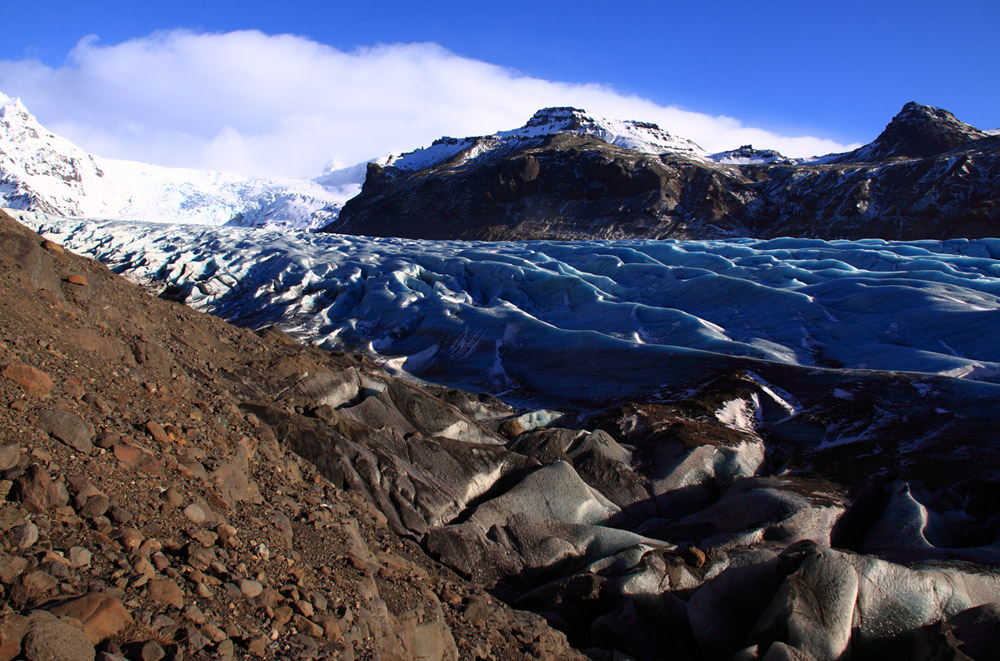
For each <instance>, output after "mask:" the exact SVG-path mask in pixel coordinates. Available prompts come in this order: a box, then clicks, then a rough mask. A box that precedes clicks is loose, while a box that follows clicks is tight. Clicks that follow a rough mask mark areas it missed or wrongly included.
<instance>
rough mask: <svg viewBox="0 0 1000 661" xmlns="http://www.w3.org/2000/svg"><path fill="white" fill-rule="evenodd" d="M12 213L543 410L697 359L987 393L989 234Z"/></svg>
mask: <svg viewBox="0 0 1000 661" xmlns="http://www.w3.org/2000/svg"><path fill="white" fill-rule="evenodd" d="M10 213H12V214H13V215H14V216H15V217H16V218H18V219H19V220H21V222H23V223H25V224H26V225H28V226H29V227H31V228H33V229H35V230H36V231H38V232H40V233H42V234H44V235H45V236H47V237H50V238H52V239H53V240H55V241H58V242H60V243H62V244H63V245H65V246H66V247H67V248H69V249H71V250H74V251H76V252H80V253H83V254H87V255H90V256H94V257H96V258H98V259H100V260H101V261H103V262H105V263H107V264H108V265H109V266H110V267H111V268H112V269H114V270H115V271H117V272H119V273H122V274H124V275H126V276H128V277H130V278H131V279H133V280H137V281H142V282H145V283H156V286H157V287H158V288H160V289H164V288H166V289H167V290H168V293H169V295H171V296H173V297H175V298H177V299H178V300H184V301H185V302H186V303H188V304H190V305H193V306H194V307H196V308H199V309H201V310H204V311H206V312H210V313H212V314H216V315H219V316H221V317H223V318H225V319H227V320H231V321H234V322H237V323H239V324H243V325H247V326H251V327H260V326H264V325H267V324H271V323H278V324H279V325H280V326H281V327H282V328H284V329H286V330H287V331H288V332H290V333H291V334H292V335H293V336H295V337H296V338H298V339H300V340H303V341H307V342H310V343H313V344H316V345H320V346H323V347H326V348H331V349H334V348H347V349H363V350H367V351H371V352H373V353H377V354H379V355H380V356H382V357H383V358H384V359H386V360H387V362H386V366H387V368H390V369H393V368H395V369H401V370H404V371H406V372H409V373H412V374H415V375H417V376H421V377H425V378H428V379H432V380H436V381H440V382H444V383H449V384H452V385H461V386H464V387H466V388H471V389H481V390H487V391H490V392H494V393H509V394H511V395H512V396H516V395H518V394H523V395H526V396H530V397H531V398H532V399H535V400H536V401H539V402H542V403H545V402H549V403H551V402H566V401H575V402H581V403H584V402H598V401H608V400H610V399H613V398H615V397H619V396H625V395H629V394H634V393H636V392H637V391H640V390H643V389H653V388H655V387H657V386H658V385H659V384H662V383H664V382H667V381H674V382H676V381H678V380H683V379H684V378H685V377H688V378H691V377H693V376H695V375H694V374H690V371H691V370H698V369H699V367H698V366H699V365H704V360H705V359H711V360H712V361H713V365H716V366H718V365H724V364H726V362H727V361H731V362H733V364H734V366H735V365H737V364H738V365H740V366H743V367H746V366H747V365H749V366H750V368H751V369H752V368H753V365H754V364H757V363H761V364H773V363H779V364H787V365H798V366H805V367H810V368H838V369H845V370H846V369H868V370H892V371H906V372H918V373H923V374H925V375H943V376H949V377H956V378H963V379H966V380H979V381H987V382H992V383H998V382H1000V338H998V335H997V334H996V333H995V332H994V329H996V328H997V327H998V325H1000V311H998V309H1000V298H998V296H1000V262H998V261H997V258H998V257H1000V240H996V239H993V240H990V239H987V240H955V241H946V242H937V241H917V242H885V241H880V240H867V241H854V242H851V241H830V242H826V241H819V240H811V239H810V240H806V239H778V240H771V241H763V240H752V239H740V240H731V241H707V242H705V241H690V242H675V241H612V242H608V241H581V242H573V243H565V242H564V243H558V242H526V243H467V242H433V241H415V240H403V239H370V238H364V237H354V236H342V235H323V234H313V233H306V232H290V231H277V230H266V229H265V230H261V229H249V228H235V227H208V226H194V225H184V226H166V225H163V224H155V223H146V224H143V223H130V222H120V221H119V222H109V221H95V220H81V219H68V218H60V217H47V216H44V215H41V214H33V213H30V212H17V211H11V212H10Z"/></svg>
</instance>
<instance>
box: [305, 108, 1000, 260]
mask: <svg viewBox="0 0 1000 661" xmlns="http://www.w3.org/2000/svg"><path fill="white" fill-rule="evenodd" d="M553 117H554V118H555V119H553ZM556 120H558V121H556ZM593 126H601V124H600V122H599V121H598V120H594V119H592V118H589V117H587V116H586V115H585V114H584V113H583V111H579V110H574V109H547V110H543V111H539V113H538V114H537V115H536V116H535V117H534V118H532V120H530V121H529V122H528V124H527V125H526V126H525V127H524V128H522V129H519V130H516V131H510V132H505V133H499V134H496V135H495V136H489V137H486V138H467V139H465V140H453V139H445V140H443V141H439V143H436V144H435V145H434V146H432V147H430V148H428V149H426V150H418V151H417V152H414V153H412V154H408V155H404V156H403V158H402V159H400V161H398V162H397V163H394V164H393V163H391V164H389V165H388V166H387V167H382V166H380V165H371V166H370V167H369V171H368V175H367V178H366V180H365V185H364V187H363V189H362V192H361V194H360V195H358V196H357V197H355V198H353V199H352V200H350V201H349V202H348V203H347V204H346V205H345V207H344V209H343V212H342V213H341V215H340V217H339V218H338V220H337V221H335V222H334V223H332V224H330V225H328V226H327V227H326V228H324V229H325V231H331V232H342V233H349V234H364V235H371V236H402V237H410V238H429V239H483V240H499V239H514V240H520V239H543V238H544V239H582V238H630V237H637V238H677V239H713V238H723V237H734V236H753V237H775V236H798V237H816V238H824V239H838V238H844V239H859V238H866V237H880V238H886V239H902V240H908V239H922V238H933V239H943V238H951V237H966V238H973V237H984V236H995V235H997V233H998V232H1000V207H998V198H1000V192H998V185H1000V184H998V182H1000V136H996V135H992V134H988V133H985V132H982V131H979V130H978V129H975V128H973V127H971V126H969V125H967V124H964V123H962V122H961V121H959V120H957V119H956V118H955V117H954V116H953V115H952V114H951V113H949V112H947V111H945V110H941V109H939V108H931V107H928V106H922V105H919V104H916V103H908V104H907V105H906V106H904V107H903V109H902V111H901V112H900V113H899V114H898V115H896V117H894V118H893V120H892V121H891V122H890V124H889V125H888V126H887V127H886V129H885V131H883V133H882V134H881V135H880V136H879V137H878V138H877V139H876V140H875V141H873V142H872V143H871V144H869V145H866V146H864V147H862V148H860V149H858V150H855V151H854V152H850V153H847V154H834V155H830V156H825V157H822V158H817V159H811V160H799V161H795V160H790V159H785V158H782V157H781V155H780V154H777V153H776V152H773V151H770V150H755V149H753V148H752V147H750V146H745V147H743V148H741V149H739V150H734V151H732V152H724V153H721V154H715V155H711V156H709V155H707V154H704V153H703V152H702V151H701V150H700V149H699V148H698V147H697V145H693V144H691V143H688V144H685V145H680V144H679V143H678V142H677V141H676V139H673V137H672V136H670V138H671V139H670V140H667V139H662V140H654V139H644V140H635V139H632V140H624V139H621V138H620V135H621V134H622V131H618V132H615V131H612V130H610V129H608V128H601V129H600V130H597V129H594V128H591V127H593ZM640 126H641V127H643V128H642V130H643V131H646V132H647V133H650V134H656V135H658V134H659V133H662V132H661V131H659V129H658V128H657V127H655V126H653V125H646V124H642V125H640ZM631 128H632V130H635V128H634V127H631Z"/></svg>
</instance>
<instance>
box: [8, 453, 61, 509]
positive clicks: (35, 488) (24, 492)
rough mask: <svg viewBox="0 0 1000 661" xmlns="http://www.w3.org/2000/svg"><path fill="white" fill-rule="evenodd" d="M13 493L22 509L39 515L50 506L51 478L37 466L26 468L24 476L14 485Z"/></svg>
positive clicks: (51, 493)
mask: <svg viewBox="0 0 1000 661" xmlns="http://www.w3.org/2000/svg"><path fill="white" fill-rule="evenodd" d="M14 487H15V489H14V491H15V495H16V496H17V498H18V500H20V501H21V505H22V506H23V507H24V509H26V510H28V511H29V512H31V513H33V514H41V513H42V512H44V511H45V510H47V509H49V507H51V506H52V495H53V489H52V478H51V477H49V474H48V473H47V472H46V471H45V469H44V468H42V467H41V466H39V465H38V464H32V465H30V466H28V470H27V471H25V474H24V475H23V476H22V477H20V478H18V480H17V482H15V483H14Z"/></svg>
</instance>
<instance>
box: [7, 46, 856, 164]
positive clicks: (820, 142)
mask: <svg viewBox="0 0 1000 661" xmlns="http://www.w3.org/2000/svg"><path fill="white" fill-rule="evenodd" d="M0 92H4V93H6V94H7V95H9V96H19V97H21V98H22V99H23V101H24V102H25V104H26V105H27V106H28V108H29V110H31V111H32V112H33V113H34V114H36V115H37V116H38V117H39V119H40V120H41V121H42V122H43V123H44V124H46V126H47V127H48V128H49V129H51V130H52V131H54V132H56V133H58V134H62V135H64V136H66V137H68V138H70V139H71V140H73V141H75V142H77V143H78V144H79V145H80V146H82V147H84V148H85V149H87V150H88V151H91V152H93V153H96V154H98V155H101V156H106V157H112V158H126V159H132V160H140V161H146V162H151V163H157V164H161V165H173V166H186V167H196V168H209V169H215V170H230V171H236V172H244V173H250V174H263V175H271V176H278V175H290V176H308V175H315V174H319V172H320V171H321V170H322V169H323V167H324V165H325V164H326V163H328V162H330V161H331V159H333V160H336V161H337V162H339V163H341V164H343V165H349V164H353V163H356V162H360V161H363V160H366V159H368V158H372V157H376V156H381V155H383V154H387V153H399V152H402V151H409V150H411V149H414V148H417V147H420V146H425V145H428V144H430V142H431V141H433V140H434V139H435V138H438V137H441V136H442V135H452V136H456V137H461V136H466V135H481V134H488V133H493V132H495V131H499V130H504V129H510V128H515V127H517V126H520V125H522V124H523V123H524V122H525V121H527V119H528V117H530V116H531V115H532V113H534V111H535V110H537V109H539V108H542V107H546V106H555V105H558V106H564V105H572V106H576V107H580V108H584V109H586V110H587V111H589V112H590V113H592V114H595V115H599V116H605V117H616V118H620V119H638V120H644V121H652V122H656V123H658V124H659V125H660V126H661V127H662V128H664V129H666V130H667V131H670V132H671V133H674V134H677V135H681V136H684V137H687V138H690V139H692V140H694V141H695V142H697V143H699V144H700V145H701V146H702V147H704V148H705V149H708V150H710V151H722V150H724V149H731V148H735V147H738V146H740V145H743V144H750V143H752V144H754V145H755V146H758V147H769V148H773V149H777V150H779V151H781V152H782V153H784V154H786V155H789V156H811V155H815V154H825V153H830V152H835V151H846V150H848V149H850V148H853V147H854V146H856V145H842V144H839V143H837V142H834V141H831V140H825V139H820V138H815V137H811V136H783V135H777V134H775V133H773V132H769V131H765V130H762V129H757V128H752V127H747V126H744V125H743V124H742V123H741V122H740V121H739V120H737V119H734V118H731V117H719V116H710V115H705V114H701V113H697V112H691V111H687V110H681V109H678V108H673V107H664V106H660V105H657V104H655V103H653V102H651V101H649V100H646V99H642V98H639V97H637V96H625V95H622V94H619V93H617V92H615V91H614V90H612V89H609V88H608V87H605V86H601V85H592V84H587V85H581V84H570V83H559V82H551V81H547V80H541V79H538V78H531V77H528V76H524V75H521V74H519V73H518V72H516V71H512V70H510V69H507V68H504V67H500V66H497V65H494V64H489V63H487V62H482V61H478V60H473V59H469V58H466V57H461V56H459V55H456V54H455V53H452V52H450V51H448V50H446V49H444V48H441V47H440V46H437V45H435V44H390V45H379V46H375V47H371V48H364V49H359V50H356V51H352V52H344V51H340V50H337V49H335V48H332V47H330V46H326V45H324V44H320V43H317V42H315V41H311V40H309V39H306V38H304V37H298V36H293V35H266V34H264V33H262V32H257V31H241V32H230V33H225V34H199V33H193V32H188V31H183V30H175V31H170V32H162V33H156V34H153V35H150V36H148V37H143V38H139V39H133V40H130V41H127V42H124V43H121V44H114V45H102V44H101V43H100V42H99V41H98V40H97V38H96V37H87V38H85V39H83V40H81V41H80V43H79V44H78V45H77V46H76V47H75V48H74V49H73V51H71V52H70V53H69V55H68V57H67V60H66V63H65V64H64V65H63V66H60V67H58V68H52V67H49V66H46V65H44V64H42V63H40V62H37V61H33V60H18V61H11V60H2V61H0Z"/></svg>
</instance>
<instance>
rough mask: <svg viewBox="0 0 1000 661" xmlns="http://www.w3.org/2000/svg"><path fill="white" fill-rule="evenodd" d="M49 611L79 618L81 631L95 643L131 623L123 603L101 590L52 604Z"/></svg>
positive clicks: (130, 617)
mask: <svg viewBox="0 0 1000 661" xmlns="http://www.w3.org/2000/svg"><path fill="white" fill-rule="evenodd" d="M49 611H50V612H51V613H54V614H55V615H60V616H63V617H71V618H74V619H77V620H79V621H80V623H81V624H83V632H84V633H85V634H87V638H89V639H90V642H91V643H93V644H95V645H96V644H97V643H99V642H101V641H102V640H106V639H107V638H110V637H111V636H114V635H115V634H117V633H118V632H120V631H122V630H123V629H124V628H125V627H127V626H129V625H130V624H132V616H130V615H129V614H128V610H127V609H126V608H125V606H124V604H122V602H121V601H119V600H118V599H116V598H115V597H114V596H112V595H110V594H107V593H103V592H91V593H90V594H85V595H84V596H82V597H80V598H78V599H73V600H71V601H66V602H63V603H61V604H59V605H57V606H53V607H52V608H50V609H49Z"/></svg>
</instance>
